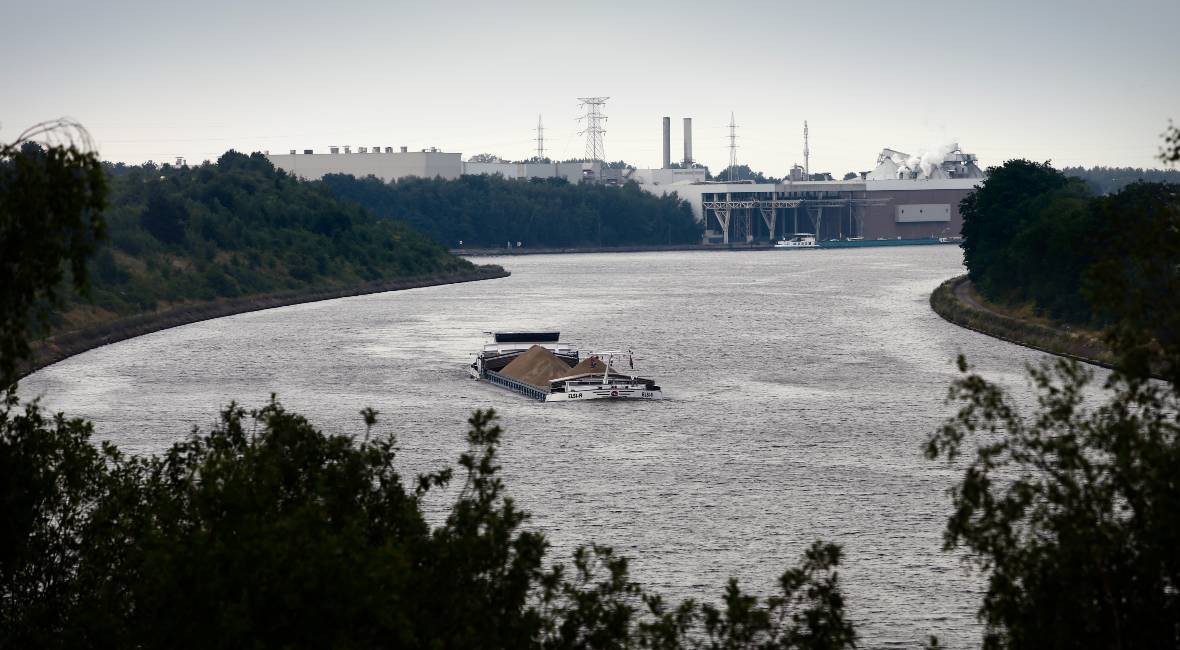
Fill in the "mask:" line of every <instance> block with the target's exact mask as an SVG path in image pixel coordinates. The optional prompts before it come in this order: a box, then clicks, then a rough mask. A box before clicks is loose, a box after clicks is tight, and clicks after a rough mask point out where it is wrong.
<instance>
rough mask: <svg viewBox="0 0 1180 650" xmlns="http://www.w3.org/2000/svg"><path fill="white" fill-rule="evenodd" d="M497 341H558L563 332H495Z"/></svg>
mask: <svg viewBox="0 0 1180 650" xmlns="http://www.w3.org/2000/svg"><path fill="white" fill-rule="evenodd" d="M493 336H495V337H496V343H557V340H558V339H559V338H560V337H561V332H494V333H493Z"/></svg>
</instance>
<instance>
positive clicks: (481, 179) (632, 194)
mask: <svg viewBox="0 0 1180 650" xmlns="http://www.w3.org/2000/svg"><path fill="white" fill-rule="evenodd" d="M323 183H324V185H326V186H327V187H329V188H331V189H332V191H333V192H335V193H336V195H337V196H340V197H341V198H345V199H350V200H353V201H356V202H357V203H359V204H360V205H362V206H364V207H366V208H368V209H369V210H371V211H372V212H373V213H374V214H377V215H379V216H383V217H393V218H396V219H402V220H404V221H406V222H408V223H410V224H411V225H413V226H414V227H415V228H417V229H418V230H421V231H422V232H424V233H426V234H428V235H430V237H432V238H433V239H434V240H435V241H436V242H439V243H442V244H444V245H446V246H449V247H458V246H459V245H460V244H459V242H463V246H465V247H504V246H505V245H506V244H507V243H508V242H512V243H513V245H514V246H515V244H516V242H518V241H519V242H521V243H522V244H523V245H524V246H526V247H532V248H545V247H572V246H625V245H658V244H696V243H699V242H700V233H701V230H700V226H699V224H697V223H696V222H695V220H694V219H693V216H692V211H691V210H690V208H689V207H688V204H687V203H685V202H683V201H681V200H679V199H678V198H676V197H675V196H663V197H660V196H654V195H652V194H649V193H647V192H644V191H643V190H640V189H639V188H638V187H636V186H634V185H630V184H628V185H625V186H623V187H603V186H599V185H591V184H570V183H567V182H566V181H564V180H562V179H543V180H542V179H533V180H531V181H519V180H506V179H504V178H501V177H499V176H485V175H480V176H462V177H460V178H458V179H456V180H443V179H438V178H435V179H422V178H406V179H402V180H400V181H397V182H393V183H385V182H382V181H380V180H378V179H376V178H373V177H369V178H364V179H356V178H354V177H352V176H346V175H339V174H333V175H329V176H326V177H325V178H324V180H323Z"/></svg>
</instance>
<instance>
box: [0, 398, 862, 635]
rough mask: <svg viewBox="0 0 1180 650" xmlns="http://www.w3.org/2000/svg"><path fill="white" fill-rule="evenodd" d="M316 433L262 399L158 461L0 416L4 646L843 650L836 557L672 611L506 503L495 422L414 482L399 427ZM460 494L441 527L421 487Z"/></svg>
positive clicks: (609, 562) (367, 414)
mask: <svg viewBox="0 0 1180 650" xmlns="http://www.w3.org/2000/svg"><path fill="white" fill-rule="evenodd" d="M362 415H363V417H364V422H365V426H366V433H365V435H364V437H363V439H361V440H360V441H359V442H357V441H355V440H354V439H353V438H352V437H350V436H345V435H339V434H337V435H326V434H324V433H322V432H320V431H319V430H317V429H316V428H315V427H313V426H312V425H311V424H310V423H308V422H307V421H306V420H305V419H304V418H302V417H300V416H298V415H296V414H293V413H290V412H288V411H286V410H285V409H284V408H283V407H282V406H281V405H280V404H279V403H278V402H277V401H275V400H274V399H273V398H272V400H271V402H270V403H269V404H267V405H266V406H264V407H262V408H261V409H258V410H255V411H250V412H246V411H245V410H244V409H242V408H241V407H238V406H236V405H230V406H229V407H228V408H226V409H225V410H224V411H223V412H222V414H221V419H220V422H219V424H218V425H217V426H216V427H214V428H213V430H211V431H210V432H208V433H200V432H194V433H193V435H192V436H190V437H189V438H188V439H187V440H185V441H183V442H179V443H177V444H175V445H173V447H172V448H171V449H170V450H169V451H168V452H167V453H166V454H165V455H163V456H162V457H153V458H128V457H124V456H122V455H121V454H120V453H119V452H118V450H117V449H115V448H114V447H113V446H111V445H109V444H108V445H104V447H103V449H102V451H101V452H100V451H99V450H97V449H95V448H94V447H92V446H91V445H90V444H89V441H88V438H89V435H90V426H89V425H88V424H86V423H84V422H81V421H79V420H65V419H64V418H62V417H60V416H59V417H57V418H54V419H53V420H52V421H51V420H49V419H47V418H46V417H45V416H44V415H43V414H42V412H41V411H40V409H39V408H38V407H37V406H36V405H32V406H30V407H28V408H27V409H26V411H25V413H24V414H13V415H12V416H11V417H9V414H8V412H7V411H6V412H5V414H4V416H3V417H0V469H2V470H6V471H5V472H4V473H3V474H0V482H2V483H0V484H2V485H3V488H4V493H3V494H4V497H5V498H4V499H3V500H2V501H0V506H2V507H3V511H2V512H0V515H3V516H4V517H5V522H6V527H5V529H4V531H3V534H0V543H2V546H0V646H4V647H25V646H37V647H75V646H78V645H88V644H93V640H94V639H102V640H103V644H105V645H111V646H116V647H144V648H153V647H170V648H171V647H181V648H185V647H192V648H208V647H230V646H233V647H239V646H243V645H245V646H254V647H284V646H302V645H311V646H317V647H399V648H417V647H422V648H427V647H464V648H488V649H489V650H490V649H495V648H553V649H558V648H623V647H650V648H690V647H706V648H800V649H802V648H816V649H819V648H823V649H829V648H830V649H835V648H848V647H852V646H853V644H854V643H855V632H854V629H853V627H852V625H851V624H850V623H849V622H848V620H847V618H846V616H845V614H844V601H843V597H842V595H841V592H840V588H839V581H838V575H837V573H836V568H837V566H838V565H839V561H840V549H839V547H837V546H835V545H831V544H823V543H816V544H815V545H813V546H812V547H811V548H810V549H809V550H808V551H807V553H806V554H805V556H804V558H803V561H802V563H801V564H800V565H799V566H798V567H793V568H790V569H788V570H787V571H786V572H784V574H783V576H782V578H781V579H780V581H779V593H778V594H776V595H774V596H771V597H769V598H767V599H765V600H762V599H759V598H756V597H754V596H749V595H746V594H744V593H743V592H742V591H741V590H740V589H739V588H738V586H737V584H736V582H733V581H731V582H730V584H729V585H728V587H727V588H726V591H725V595H724V598H723V600H722V603H721V606H720V607H718V606H714V605H709V604H705V605H699V604H697V603H696V602H695V601H685V602H682V603H680V604H679V605H677V606H675V607H667V606H665V605H664V600H663V599H662V598H660V597H659V596H658V595H655V594H650V593H646V592H645V591H644V590H643V589H642V588H641V587H640V586H639V585H637V584H635V583H633V582H632V581H631V580H630V579H629V578H628V573H627V561H626V559H625V558H621V557H619V556H616V555H615V554H614V553H613V551H611V550H610V549H608V548H605V547H601V546H590V547H587V548H583V549H579V550H578V551H577V552H576V553H575V556H574V564H573V571H572V572H567V570H566V568H565V567H564V566H562V565H556V566H553V567H551V568H549V569H545V568H544V566H543V562H544V553H545V550H546V543H545V539H544V537H543V536H542V535H541V534H540V533H537V532H534V531H529V530H524V529H523V528H522V525H523V524H524V522H525V521H527V518H528V514H527V513H526V512H524V511H522V510H520V509H519V508H517V506H516V505H515V503H514V502H513V501H512V499H511V498H510V497H508V496H507V495H506V492H505V486H504V484H503V482H502V480H501V478H500V467H499V464H498V462H497V451H498V447H499V443H500V438H501V436H502V435H503V431H502V430H501V429H500V427H499V426H498V425H497V423H496V416H495V414H494V413H493V412H491V411H487V412H478V411H477V412H476V413H475V414H474V415H472V417H471V419H470V420H469V422H468V424H469V429H468V432H467V442H468V450H467V451H466V452H464V453H463V454H462V455H461V456H460V459H459V466H460V468H461V469H460V471H459V472H458V473H457V475H456V474H455V473H454V472H452V471H451V470H450V469H443V470H440V471H436V472H430V473H425V474H422V475H419V476H418V477H417V479H416V480H413V481H410V482H405V481H403V480H402V478H401V476H400V475H399V474H398V472H397V470H396V467H395V460H396V458H395V454H396V445H395V442H394V439H393V437H392V436H386V435H380V434H378V435H373V432H372V428H373V427H374V426H376V425H377V423H378V417H377V413H376V412H375V411H373V410H371V409H366V410H365V411H364V412H362ZM455 478H457V479H459V480H460V481H461V482H462V484H461V487H460V489H459V491H458V493H457V495H456V497H455V501H454V504H453V505H452V506H451V508H450V511H449V514H448V515H447V517H446V519H445V521H443V522H442V523H441V524H439V525H438V526H434V527H431V526H430V525H428V524H427V523H426V519H425V517H424V516H423V514H422V511H421V505H420V504H421V499H422V497H423V496H424V495H426V494H427V492H428V491H430V490H433V489H436V488H440V487H445V486H447V485H448V484H449V483H450V482H451V481H452V480H453V479H455Z"/></svg>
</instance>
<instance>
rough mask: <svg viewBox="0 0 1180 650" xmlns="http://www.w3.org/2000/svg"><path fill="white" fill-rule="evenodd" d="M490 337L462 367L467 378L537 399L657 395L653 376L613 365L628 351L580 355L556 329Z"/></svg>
mask: <svg viewBox="0 0 1180 650" xmlns="http://www.w3.org/2000/svg"><path fill="white" fill-rule="evenodd" d="M491 335H492V342H491V343H488V344H486V345H484V346H483V350H482V351H480V353H479V354H478V355H476V359H475V361H474V362H473V363H472V364H471V366H470V367H469V368H468V372H469V373H470V375H471V377H472V379H479V380H483V381H487V382H488V383H490V384H493V385H495V386H499V387H501V388H505V389H507V390H510V391H512V392H514V393H518V394H520V395H524V396H525V397H530V398H532V399H535V400H538V401H542V402H566V401H584V400H593V399H640V400H658V399H663V392H662V391H661V389H660V387H659V386H658V385H656V383H655V381H653V380H651V379H645V378H643V377H639V376H637V375H635V374H631V373H629V372H622V371H621V370H620V369H618V368H616V367H615V366H614V359H615V357H619V358H620V359H621V358H622V357H623V356H626V357H627V364H628V369H629V370H631V369H634V365H635V363H634V357H633V356H632V355H631V354H630V352H627V353H623V352H616V351H608V352H599V353H597V354H595V353H591V354H589V355H587V356H586V357H585V358H582V357H581V354H580V353H579V352H578V350H577V349H576V348H575V347H573V346H571V345H568V344H566V343H562V342H561V341H560V337H561V335H560V333H559V332H492V333H491Z"/></svg>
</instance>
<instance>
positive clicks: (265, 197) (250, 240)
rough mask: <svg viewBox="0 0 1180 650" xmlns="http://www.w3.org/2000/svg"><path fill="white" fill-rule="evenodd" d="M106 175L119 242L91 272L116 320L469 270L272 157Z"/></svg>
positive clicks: (118, 169)
mask: <svg viewBox="0 0 1180 650" xmlns="http://www.w3.org/2000/svg"><path fill="white" fill-rule="evenodd" d="M106 170H107V173H108V176H109V179H110V188H111V193H110V208H109V209H108V210H107V213H106V218H107V224H108V231H109V234H110V242H109V245H106V246H103V247H101V248H100V249H99V250H98V252H97V254H96V255H95V256H94V259H93V260H92V262H91V271H92V273H91V275H92V279H93V288H92V298H93V301H94V303H95V304H96V305H98V306H99V307H101V308H103V309H105V310H108V311H110V312H114V313H115V314H119V315H125V314H130V313H137V312H142V311H149V310H152V309H156V308H158V307H161V306H166V305H168V304H174V303H181V302H187V301H203V300H211V299H215V298H224V297H236V296H244V295H253V294H262V293H270V292H275V291H284V290H293V289H303V288H308V287H325V286H341V285H352V284H359V283H362V282H372V281H378V280H388V279H395V278H404V277H410V276H416V275H429V274H435V273H448V272H454V271H460V270H464V269H468V268H470V266H471V265H470V264H469V263H468V262H466V261H464V260H461V259H458V258H456V257H454V256H452V255H450V254H448V253H447V252H446V251H445V250H443V249H442V248H441V247H439V246H437V245H436V244H434V243H432V242H431V241H430V240H429V239H427V238H425V237H423V236H422V235H421V234H419V233H417V232H415V231H413V230H412V229H410V228H409V227H407V226H406V225H405V224H403V223H400V222H397V221H393V220H389V219H378V218H376V217H374V216H372V215H371V214H369V213H368V212H366V211H365V210H364V209H362V208H360V207H358V206H356V205H353V204H350V203H347V202H343V201H340V200H339V199H337V198H335V197H334V196H332V194H331V193H330V192H328V191H327V189H326V188H324V187H322V186H320V185H318V184H314V183H307V182H304V181H301V180H299V179H297V178H295V177H292V176H290V175H288V174H287V173H286V172H283V171H282V170H276V169H275V168H274V167H273V166H272V165H271V164H270V162H269V161H268V160H267V159H266V157H265V156H263V155H262V154H257V153H256V154H252V155H249V156H247V155H244V154H240V153H237V152H234V151H230V152H227V153H226V154H224V155H223V156H221V157H220V158H219V159H218V160H217V162H216V163H215V164H209V163H206V164H204V165H200V166H197V167H181V168H174V167H169V166H164V167H162V168H157V167H156V166H154V165H151V164H148V165H142V166H133V167H127V166H124V165H121V164H120V165H107V167H106Z"/></svg>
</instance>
